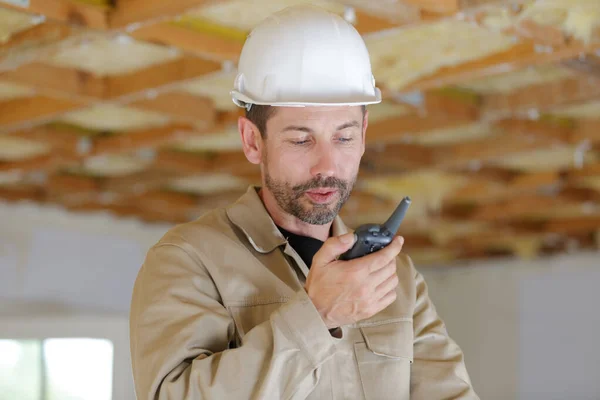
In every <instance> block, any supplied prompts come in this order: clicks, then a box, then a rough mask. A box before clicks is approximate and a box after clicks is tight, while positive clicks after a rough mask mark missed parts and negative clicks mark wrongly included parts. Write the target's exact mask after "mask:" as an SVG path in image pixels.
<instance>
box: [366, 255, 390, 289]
mask: <svg viewBox="0 0 600 400" xmlns="http://www.w3.org/2000/svg"><path fill="white" fill-rule="evenodd" d="M395 273H396V260H395V259H394V260H392V261H390V262H389V263H387V264H386V265H385V266H384V267H383V268H381V269H378V270H376V271H373V272H371V273H370V274H369V276H368V279H369V283H371V284H372V285H373V288H377V287H378V286H379V285H381V284H382V283H383V282H385V281H386V280H387V279H388V278H389V277H390V276H392V275H394V274H395Z"/></svg>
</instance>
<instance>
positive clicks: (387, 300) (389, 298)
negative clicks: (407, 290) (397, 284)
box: [377, 289, 397, 311]
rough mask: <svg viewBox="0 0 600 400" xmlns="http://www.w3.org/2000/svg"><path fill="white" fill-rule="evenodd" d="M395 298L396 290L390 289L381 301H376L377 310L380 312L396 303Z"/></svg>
mask: <svg viewBox="0 0 600 400" xmlns="http://www.w3.org/2000/svg"><path fill="white" fill-rule="evenodd" d="M396 296H397V294H396V289H392V290H390V291H389V292H387V293H386V294H385V295H384V296H383V297H382V298H381V299H379V300H378V301H377V306H378V308H379V310H380V311H381V310H383V309H385V308H386V307H387V306H389V305H390V304H392V303H393V302H394V301H396Z"/></svg>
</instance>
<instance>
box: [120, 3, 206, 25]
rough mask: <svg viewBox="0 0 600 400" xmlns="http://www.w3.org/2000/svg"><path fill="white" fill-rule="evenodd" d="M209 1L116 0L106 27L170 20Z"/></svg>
mask: <svg viewBox="0 0 600 400" xmlns="http://www.w3.org/2000/svg"><path fill="white" fill-rule="evenodd" d="M209 3H211V1H209V0H170V1H164V0H117V1H116V7H115V8H114V10H113V11H112V12H111V13H110V14H109V16H108V25H109V26H110V27H111V28H113V29H115V28H125V27H127V26H129V25H132V24H136V23H140V22H143V21H151V20H159V19H167V18H172V17H175V16H178V15H181V14H184V13H185V12H186V11H190V10H192V9H194V8H197V7H201V6H203V5H206V4H209Z"/></svg>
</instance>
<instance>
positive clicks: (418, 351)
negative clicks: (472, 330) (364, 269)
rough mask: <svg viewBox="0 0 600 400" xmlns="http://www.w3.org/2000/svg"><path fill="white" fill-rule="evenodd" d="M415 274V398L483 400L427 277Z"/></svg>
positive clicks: (412, 386) (423, 399) (412, 391)
mask: <svg viewBox="0 0 600 400" xmlns="http://www.w3.org/2000/svg"><path fill="white" fill-rule="evenodd" d="M413 269H414V267H413ZM414 272H415V283H416V303H415V309H414V315H413V328H414V346H413V357H414V361H413V365H412V374H411V399H415V400H442V399H444V400H446V399H469V400H479V397H478V396H477V394H476V393H475V390H474V389H473V386H472V384H471V380H470V377H469V374H468V373H467V368H466V366H465V363H464V355H463V352H462V350H461V349H460V347H459V346H458V345H457V344H456V343H455V342H454V341H453V340H452V339H451V338H450V336H449V335H448V332H447V330H446V327H445V325H444V323H443V321H442V320H441V319H440V317H439V316H438V314H437V312H436V309H435V306H434V304H433V303H432V301H431V299H430V297H429V294H428V289H427V284H426V283H425V280H424V278H423V276H422V275H421V274H420V273H419V272H417V271H416V270H414Z"/></svg>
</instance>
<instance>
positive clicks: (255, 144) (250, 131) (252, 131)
mask: <svg viewBox="0 0 600 400" xmlns="http://www.w3.org/2000/svg"><path fill="white" fill-rule="evenodd" d="M238 130H239V132H240V135H241V137H242V147H243V149H244V154H245V155H246V158H247V159H248V161H250V162H251V163H252V164H257V165H258V164H260V162H261V160H262V151H263V150H262V149H263V141H262V137H261V136H260V132H259V131H258V128H257V127H256V125H254V124H253V123H252V121H250V120H249V119H248V118H246V117H239V118H238Z"/></svg>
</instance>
